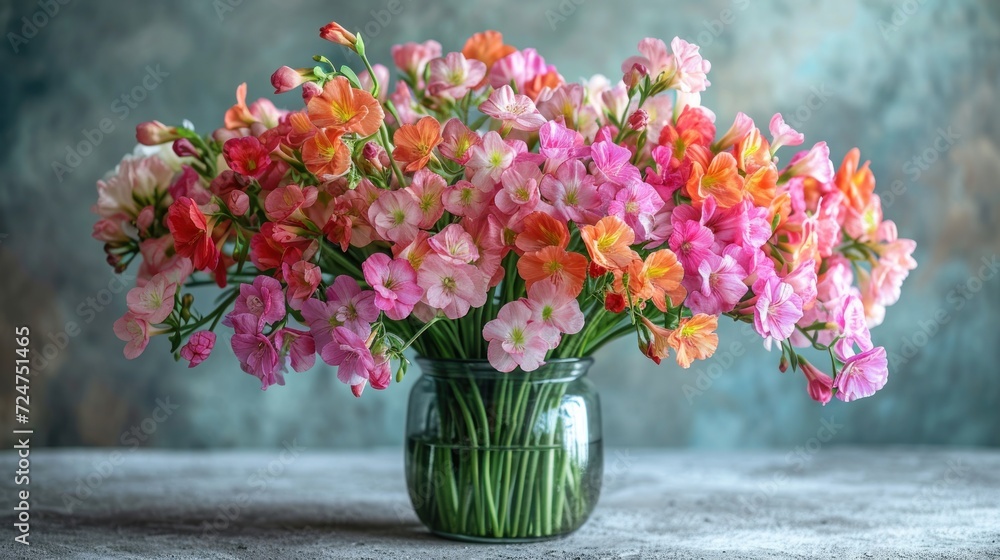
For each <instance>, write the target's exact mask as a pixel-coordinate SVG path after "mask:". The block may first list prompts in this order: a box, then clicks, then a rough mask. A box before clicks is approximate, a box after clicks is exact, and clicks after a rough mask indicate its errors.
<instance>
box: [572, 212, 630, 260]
mask: <svg viewBox="0 0 1000 560" xmlns="http://www.w3.org/2000/svg"><path fill="white" fill-rule="evenodd" d="M580 238H581V239H582V240H583V243H584V245H586V247H587V252H588V253H589V254H590V258H591V260H593V261H594V262H595V263H597V264H598V265H600V266H602V267H604V268H608V269H614V268H625V267H627V266H628V265H629V264H630V263H631V262H632V261H633V260H635V259H636V258H638V255H637V254H636V252H635V251H633V250H632V247H631V245H632V243H633V242H635V232H633V231H632V228H630V227H629V226H628V224H626V223H625V222H624V221H622V219H621V218H617V217H615V216H605V217H604V218H601V219H600V220H599V221H598V222H597V223H596V224H594V225H592V226H581V227H580Z"/></svg>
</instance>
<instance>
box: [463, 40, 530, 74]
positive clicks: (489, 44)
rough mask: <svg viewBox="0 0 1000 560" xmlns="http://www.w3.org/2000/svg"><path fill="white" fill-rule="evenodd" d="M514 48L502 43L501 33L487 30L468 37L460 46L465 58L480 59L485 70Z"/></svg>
mask: <svg viewBox="0 0 1000 560" xmlns="http://www.w3.org/2000/svg"><path fill="white" fill-rule="evenodd" d="M516 50H517V49H515V48H514V47H513V46H511V45H505V44H503V34H502V33H500V32H499V31H493V30H489V31H483V32H482V33H476V34H475V35H473V36H472V37H469V39H468V40H467V41H466V42H465V46H464V47H462V54H463V55H465V58H474V59H476V60H479V61H482V62H483V63H484V64H486V70H487V71H488V70H489V69H490V67H492V66H493V63H494V62H496V61H498V60H500V59H501V58H503V57H505V56H507V55H508V54H510V53H512V52H514V51H516ZM484 80H485V78H484ZM477 87H478V86H477Z"/></svg>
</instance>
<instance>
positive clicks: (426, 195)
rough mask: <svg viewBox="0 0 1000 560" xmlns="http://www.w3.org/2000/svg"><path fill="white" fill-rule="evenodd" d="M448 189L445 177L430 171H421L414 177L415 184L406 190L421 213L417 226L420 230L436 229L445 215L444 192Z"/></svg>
mask: <svg viewBox="0 0 1000 560" xmlns="http://www.w3.org/2000/svg"><path fill="white" fill-rule="evenodd" d="M446 188H448V184H447V183H446V182H445V180H444V177H441V176H440V175H438V174H437V173H434V172H433V171H430V170H429V169H421V170H420V171H417V173H416V174H415V175H414V176H413V182H412V183H410V186H408V187H406V188H405V189H404V192H407V193H409V194H410V195H411V196H412V197H413V199H414V200H416V201H417V209H418V210H419V211H420V222H419V223H418V224H417V226H418V227H420V229H430V228H432V227H434V224H436V223H437V221H438V220H439V219H441V216H442V215H444V200H443V198H444V191H445V189H446Z"/></svg>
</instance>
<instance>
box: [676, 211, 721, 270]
mask: <svg viewBox="0 0 1000 560" xmlns="http://www.w3.org/2000/svg"><path fill="white" fill-rule="evenodd" d="M668 243H669V244H670V249H671V250H672V251H673V252H674V253H676V254H677V258H678V259H680V261H681V264H683V265H684V270H685V272H687V273H688V275H689V276H691V277H696V276H697V273H698V267H699V266H700V265H701V263H702V261H704V260H706V259H708V258H709V256H711V255H712V254H713V253H712V246H713V244H714V243H715V234H713V233H712V230H710V229H708V228H707V227H705V226H703V225H702V224H700V223H698V222H696V221H694V220H684V221H681V222H678V223H675V224H674V231H673V232H672V233H671V234H670V239H669V241H668Z"/></svg>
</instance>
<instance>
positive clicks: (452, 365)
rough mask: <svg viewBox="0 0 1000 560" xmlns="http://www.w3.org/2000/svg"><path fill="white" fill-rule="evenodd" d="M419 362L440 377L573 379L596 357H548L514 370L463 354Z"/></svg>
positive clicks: (422, 368) (420, 358) (428, 372)
mask: <svg viewBox="0 0 1000 560" xmlns="http://www.w3.org/2000/svg"><path fill="white" fill-rule="evenodd" d="M416 362H417V364H418V365H419V366H420V371H421V373H422V374H423V375H428V376H431V377H438V378H452V379H457V378H461V379H468V378H469V377H470V376H474V377H476V378H481V379H504V378H513V379H515V380H520V381H528V382H536V381H537V382H547V381H572V380H574V379H579V378H581V377H583V376H584V375H586V374H587V370H589V369H590V366H591V365H593V363H594V358H591V357H589V356H588V357H585V358H556V359H552V360H546V362H545V363H544V364H543V365H541V366H540V367H539V368H538V369H536V370H534V371H523V370H521V368H516V369H514V370H513V371H510V372H506V373H505V372H502V371H497V370H496V368H494V367H493V366H492V365H490V362H489V360H485V359H461V358H428V357H425V356H417V357H416Z"/></svg>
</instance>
